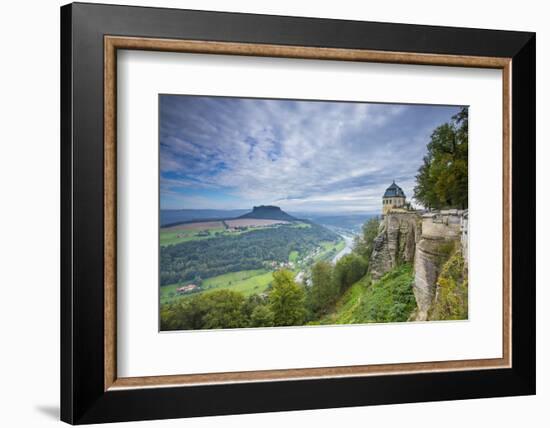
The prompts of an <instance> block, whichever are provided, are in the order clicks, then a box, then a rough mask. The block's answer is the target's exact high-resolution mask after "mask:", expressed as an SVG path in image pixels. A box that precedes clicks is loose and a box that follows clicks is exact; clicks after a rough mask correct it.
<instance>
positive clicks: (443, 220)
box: [369, 210, 468, 321]
mask: <svg viewBox="0 0 550 428" xmlns="http://www.w3.org/2000/svg"><path fill="white" fill-rule="evenodd" d="M467 222H468V213H467V211H457V210H447V211H439V212H433V213H428V214H424V215H421V214H420V213H417V212H399V213H389V214H387V215H386V216H385V217H384V219H383V221H382V222H381V224H380V229H379V233H378V236H377V237H376V239H375V241H374V248H373V252H372V255H371V260H370V268H369V269H370V273H371V277H372V279H373V280H377V279H380V278H381V277H382V276H383V275H384V274H385V273H387V272H389V271H390V270H392V269H394V268H395V267H396V266H399V265H400V264H402V263H411V264H413V266H414V271H415V280H414V283H413V284H412V287H413V292H414V295H415V298H416V303H417V310H416V312H415V314H414V315H413V319H415V320H417V321H425V320H428V319H438V318H437V317H438V316H440V315H438V314H441V313H442V312H441V311H434V310H432V309H433V306H434V303H436V300H437V304H438V305H439V306H442V307H444V306H445V305H448V304H449V303H448V302H446V301H445V302H443V301H441V300H442V299H444V298H446V297H445V296H450V297H449V298H453V299H454V298H455V297H456V296H455V295H454V294H452V293H454V291H452V292H449V290H446V291H445V293H438V287H439V282H440V281H439V280H440V274H441V272H442V269H443V267H444V266H445V264H446V263H447V262H448V261H449V260H450V259H451V257H455V258H456V257H460V260H461V261H462V264H461V265H460V266H463V272H462V273H461V275H460V276H459V277H457V279H456V281H455V282H456V284H455V283H453V284H455V286H456V287H454V288H453V290H455V289H456V290H459V291H460V293H462V294H464V293H463V291H464V287H463V284H464V283H466V281H467V260H468V245H467V242H468V237H467V231H468V223H467ZM457 254H458V255H457ZM455 264H456V263H455ZM453 281H454V279H453ZM466 293H467V287H466ZM462 294H461V295H460V296H458V297H456V299H457V300H460V302H462V301H463V300H464V298H463V296H462ZM466 297H467V296H466ZM465 301H466V302H467V298H466V299H465ZM460 304H462V303H460ZM456 312H457V313H463V311H460V310H458V311H456ZM466 313H467V310H466Z"/></svg>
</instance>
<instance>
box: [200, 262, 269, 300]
mask: <svg viewBox="0 0 550 428" xmlns="http://www.w3.org/2000/svg"><path fill="white" fill-rule="evenodd" d="M272 280H273V275H272V273H271V272H269V271H267V270H264V269H257V270H243V271H239V272H230V273H226V274H224V275H219V276H215V277H212V278H208V279H206V280H204V282H203V288H204V289H205V291H209V290H214V289H217V288H227V289H231V290H233V291H238V292H240V293H243V294H244V295H245V296H250V295H251V294H259V293H262V292H264V291H265V290H266V289H267V287H268V285H269V283H270V282H271V281H272Z"/></svg>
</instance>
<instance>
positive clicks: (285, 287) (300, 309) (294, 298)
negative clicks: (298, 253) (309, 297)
mask: <svg viewBox="0 0 550 428" xmlns="http://www.w3.org/2000/svg"><path fill="white" fill-rule="evenodd" d="M269 308H270V309H271V312H273V324H274V325H276V326H290V325H302V324H303V322H304V320H305V317H306V307H305V293H304V290H303V289H302V288H301V287H300V286H298V285H297V284H296V283H295V282H294V274H293V273H292V272H290V271H289V270H286V269H281V270H279V271H277V272H274V273H273V288H272V290H271V293H269Z"/></svg>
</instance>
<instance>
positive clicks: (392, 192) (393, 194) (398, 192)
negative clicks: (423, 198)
mask: <svg viewBox="0 0 550 428" xmlns="http://www.w3.org/2000/svg"><path fill="white" fill-rule="evenodd" d="M384 198H405V192H403V189H401V187H399V186H398V185H397V184H395V181H394V182H393V183H392V184H391V185H390V187H388V188H387V189H386V191H385V192H384Z"/></svg>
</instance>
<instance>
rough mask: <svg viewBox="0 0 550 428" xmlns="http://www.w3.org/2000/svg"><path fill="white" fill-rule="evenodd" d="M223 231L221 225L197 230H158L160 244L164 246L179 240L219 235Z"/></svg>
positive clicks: (176, 242) (177, 242)
mask: <svg viewBox="0 0 550 428" xmlns="http://www.w3.org/2000/svg"><path fill="white" fill-rule="evenodd" d="M223 232H224V228H223V227H213V228H211V229H206V230H199V229H181V230H163V229H161V230H160V245H161V247H165V246H167V245H174V244H179V243H180V242H187V241H193V240H201V239H209V238H214V237H216V233H217V234H218V235H219V234H220V233H223Z"/></svg>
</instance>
